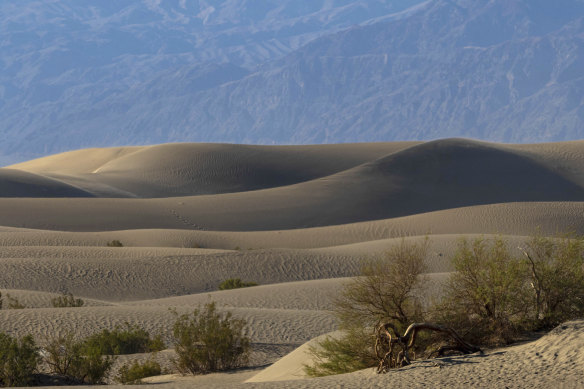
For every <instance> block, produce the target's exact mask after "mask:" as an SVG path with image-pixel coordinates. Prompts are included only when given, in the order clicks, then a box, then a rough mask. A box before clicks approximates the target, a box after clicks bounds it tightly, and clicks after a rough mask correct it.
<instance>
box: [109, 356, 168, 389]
mask: <svg viewBox="0 0 584 389" xmlns="http://www.w3.org/2000/svg"><path fill="white" fill-rule="evenodd" d="M160 374H162V369H161V368H160V364H159V363H158V362H156V361H145V362H142V363H140V362H138V361H134V362H133V363H132V364H130V363H126V364H125V365H123V366H122V367H121V368H120V370H119V372H118V375H117V376H116V381H117V382H119V383H121V384H125V385H127V384H141V383H142V378H146V377H153V376H157V375H160Z"/></svg>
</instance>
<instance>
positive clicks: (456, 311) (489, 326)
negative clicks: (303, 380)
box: [305, 237, 584, 376]
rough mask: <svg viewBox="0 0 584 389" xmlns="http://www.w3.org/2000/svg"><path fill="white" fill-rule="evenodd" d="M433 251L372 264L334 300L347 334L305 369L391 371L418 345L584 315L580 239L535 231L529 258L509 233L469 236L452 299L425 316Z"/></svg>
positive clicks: (490, 339)
mask: <svg viewBox="0 0 584 389" xmlns="http://www.w3.org/2000/svg"><path fill="white" fill-rule="evenodd" d="M425 248H426V246H425V245H413V244H406V243H405V242H404V241H402V242H401V245H398V246H397V247H396V248H394V249H393V250H391V251H390V252H389V253H388V255H387V256H386V257H385V258H382V259H379V260H374V261H369V262H367V263H366V265H365V266H364V267H363V269H362V275H361V277H357V278H355V279H354V280H352V281H351V282H349V283H348V284H347V285H346V286H345V288H344V290H343V292H342V294H341V296H340V297H339V298H338V299H337V301H336V302H335V311H336V313H337V316H338V317H339V319H340V329H342V330H344V333H345V335H343V336H342V337H341V338H338V339H332V338H328V339H326V340H325V341H323V342H320V343H319V344H318V346H317V347H313V348H312V349H311V352H312V354H313V357H314V362H315V363H314V365H312V366H305V371H306V373H307V374H309V375H312V376H320V375H330V374H339V373H345V372H350V371H354V370H357V369H360V368H363V367H367V366H375V364H376V363H379V365H378V371H386V370H387V369H388V368H393V367H399V366H403V365H404V364H408V363H409V359H410V357H409V356H408V352H410V351H415V353H416V354H417V355H430V354H428V351H430V350H436V353H437V354H439V355H442V354H443V353H446V352H454V351H456V352H475V351H477V350H480V349H479V348H478V347H477V346H483V345H486V346H491V345H503V344H508V343H510V342H513V341H515V340H516V339H517V338H518V337H519V336H521V335H522V334H524V333H525V332H529V331H535V330H540V329H551V328H553V327H554V326H556V325H558V324H560V323H562V322H564V321H566V320H571V319H577V318H582V317H584V239H582V238H577V239H574V238H560V239H554V238H542V237H534V238H532V239H531V241H530V242H529V243H528V244H527V246H526V247H525V248H522V251H523V253H524V257H521V256H517V255H513V254H512V253H511V250H510V249H509V248H508V244H507V242H506V241H504V240H503V239H502V238H495V239H492V240H486V239H483V238H479V239H475V240H473V241H471V242H469V241H468V240H462V241H461V242H460V244H459V247H458V250H457V252H456V254H455V255H454V257H453V265H454V267H455V270H456V271H455V272H454V273H453V274H452V276H451V277H450V280H449V281H448V283H447V285H446V287H445V295H444V297H443V299H442V300H441V301H438V302H437V303H435V304H434V305H433V306H431V307H428V309H427V312H425V311H424V309H422V304H421V301H420V300H419V298H418V297H417V296H419V293H418V290H419V287H420V283H421V280H423V276H422V274H423V272H424V270H425V269H424V265H423V259H424V257H425ZM423 320H429V322H420V321H423ZM414 323H415V324H414ZM373 329H375V332H373V331H372V330H373ZM421 331H424V332H427V331H431V334H424V333H421ZM445 336H446V338H445ZM469 342H470V343H469ZM475 345H477V346H475ZM394 346H397V347H398V348H399V347H401V350H398V349H396V348H395V347H394ZM410 348H411V349H412V350H410Z"/></svg>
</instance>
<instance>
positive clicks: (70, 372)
mask: <svg viewBox="0 0 584 389" xmlns="http://www.w3.org/2000/svg"><path fill="white" fill-rule="evenodd" d="M44 361H45V363H46V364H47V366H48V367H49V371H50V372H51V373H53V374H58V375H59V376H62V377H65V378H67V379H69V380H70V381H71V382H72V383H79V384H100V383H103V381H104V379H105V378H106V377H107V374H108V372H109V371H110V369H111V367H112V365H113V362H114V359H113V357H111V356H106V355H104V354H103V353H102V352H101V350H100V349H99V348H98V347H95V345H90V344H88V343H87V342H86V341H84V340H79V341H78V340H75V339H74V338H73V335H72V334H68V335H65V336H61V337H57V338H54V339H52V340H50V341H49V342H47V344H46V345H45V358H44Z"/></svg>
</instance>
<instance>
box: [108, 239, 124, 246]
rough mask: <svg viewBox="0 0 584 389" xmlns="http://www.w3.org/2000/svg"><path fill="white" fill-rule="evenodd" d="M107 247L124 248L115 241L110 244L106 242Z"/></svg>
mask: <svg viewBox="0 0 584 389" xmlns="http://www.w3.org/2000/svg"><path fill="white" fill-rule="evenodd" d="M107 247H124V245H123V244H122V242H120V241H119V240H117V239H115V240H112V241H111V242H107Z"/></svg>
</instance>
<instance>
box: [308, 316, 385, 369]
mask: <svg viewBox="0 0 584 389" xmlns="http://www.w3.org/2000/svg"><path fill="white" fill-rule="evenodd" d="M372 342H373V336H372V333H371V331H370V330H369V329H365V328H363V327H361V328H357V327H353V328H350V329H348V330H345V331H343V334H342V335H341V336H340V337H339V338H337V337H332V336H327V337H326V338H325V339H324V340H322V341H320V342H318V344H317V345H316V346H310V347H309V349H308V352H309V353H310V354H311V356H312V360H313V363H312V364H311V365H304V371H305V373H306V374H307V375H309V376H311V377H323V376H327V375H334V374H342V373H347V372H352V371H357V370H362V369H365V368H367V367H371V366H375V365H376V364H377V359H376V358H375V354H374V353H373V350H372Z"/></svg>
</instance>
